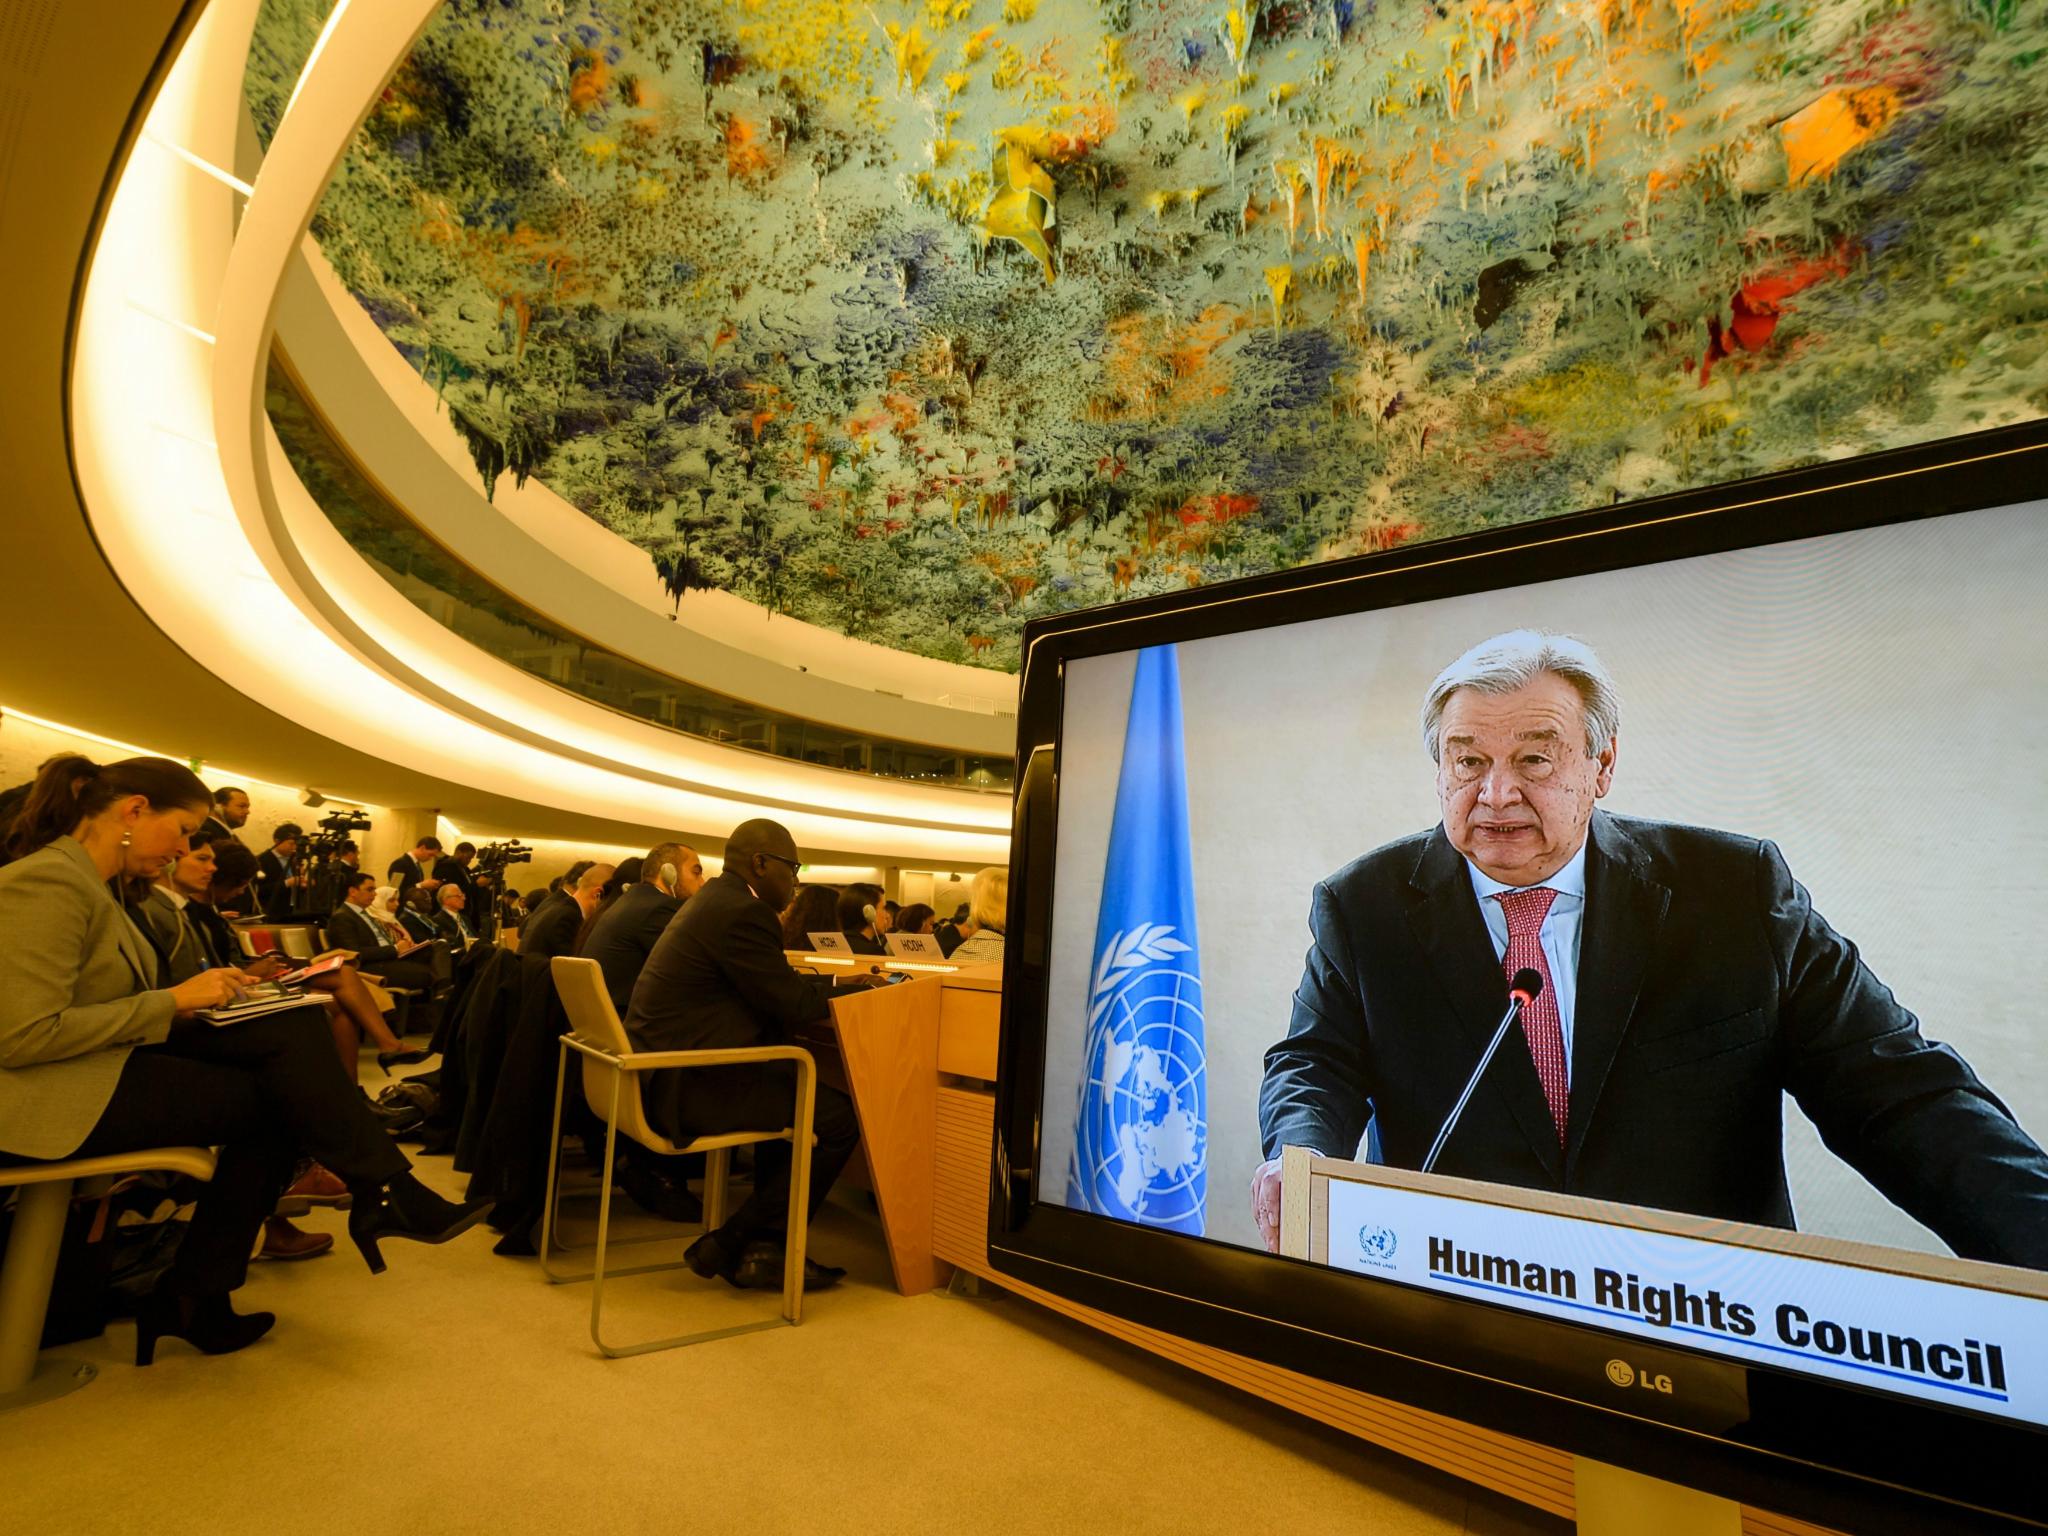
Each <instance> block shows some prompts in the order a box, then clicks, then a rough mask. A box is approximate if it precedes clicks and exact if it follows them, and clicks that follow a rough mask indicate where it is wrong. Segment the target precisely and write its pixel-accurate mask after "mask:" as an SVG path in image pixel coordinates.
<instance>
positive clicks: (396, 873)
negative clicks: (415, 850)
mask: <svg viewBox="0 0 2048 1536" xmlns="http://www.w3.org/2000/svg"><path fill="white" fill-rule="evenodd" d="M384 877H385V878H386V879H387V880H389V881H390V882H391V883H392V884H393V885H395V886H397V887H398V896H399V899H400V900H401V901H403V900H404V899H405V898H406V897H407V896H410V895H411V894H412V888H413V887H414V886H416V885H418V884H419V883H420V882H421V881H422V880H424V879H426V878H427V871H426V870H424V869H422V868H420V861H419V860H418V859H416V858H414V857H413V856H412V855H411V854H409V853H401V854H400V855H399V856H398V857H397V858H395V859H393V860H392V861H391V867H390V868H389V869H387V870H386V871H384Z"/></svg>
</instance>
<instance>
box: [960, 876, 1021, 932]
mask: <svg viewBox="0 0 2048 1536" xmlns="http://www.w3.org/2000/svg"><path fill="white" fill-rule="evenodd" d="M1009 911H1010V872H1009V870H1007V869H1004V868H1001V867H999V866H996V865H991V866H990V867H989V868H987V869H984V870H981V871H979V872H978V873H977V874H976V875H975V877H974V889H973V892H972V894H970V895H969V896H968V898H967V920H968V921H969V922H970V923H972V924H974V926H975V927H977V928H986V929H988V930H989V932H991V933H1001V932H1002V931H1003V923H1004V921H1005V919H1006V918H1007V917H1008V916H1009Z"/></svg>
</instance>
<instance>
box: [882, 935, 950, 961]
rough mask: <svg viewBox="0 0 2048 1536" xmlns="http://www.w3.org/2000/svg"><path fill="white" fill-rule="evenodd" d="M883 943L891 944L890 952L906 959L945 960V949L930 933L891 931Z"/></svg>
mask: <svg viewBox="0 0 2048 1536" xmlns="http://www.w3.org/2000/svg"><path fill="white" fill-rule="evenodd" d="M882 942H883V943H885V944H887V945H888V946H889V953H890V954H892V955H896V956H899V957H901V958H902V959H905V960H943V959H945V958H946V952H945V950H943V949H941V948H940V947H939V941H938V940H937V939H935V938H933V937H932V935H930V934H928V933H891V934H887V935H885V936H884V938H883V940H882Z"/></svg>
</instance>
